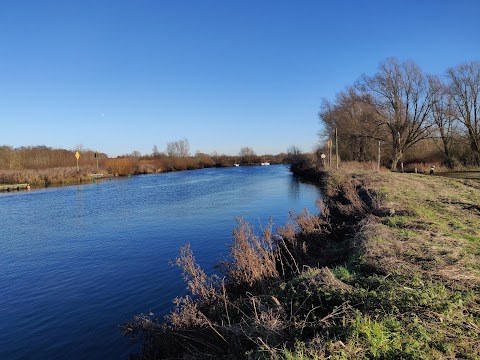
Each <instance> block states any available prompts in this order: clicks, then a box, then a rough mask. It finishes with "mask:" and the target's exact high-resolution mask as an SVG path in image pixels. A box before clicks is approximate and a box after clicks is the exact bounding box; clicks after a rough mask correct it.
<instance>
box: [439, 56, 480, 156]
mask: <svg viewBox="0 0 480 360" xmlns="http://www.w3.org/2000/svg"><path fill="white" fill-rule="evenodd" d="M447 78H448V79H449V84H448V91H449V94H450V96H451V98H452V101H453V104H454V107H455V109H456V111H457V112H458V118H459V120H460V122H461V123H462V124H463V125H464V126H465V129H466V134H467V138H468V142H469V145H470V148H471V150H472V152H473V161H474V163H476V164H477V165H480V103H479V102H480V62H478V61H473V62H470V63H466V64H461V65H458V66H456V67H452V68H449V69H448V70H447Z"/></svg>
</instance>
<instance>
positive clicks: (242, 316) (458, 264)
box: [123, 171, 480, 359]
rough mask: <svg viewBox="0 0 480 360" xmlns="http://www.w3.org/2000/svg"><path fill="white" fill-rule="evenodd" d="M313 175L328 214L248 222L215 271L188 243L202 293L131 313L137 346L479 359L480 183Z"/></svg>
mask: <svg viewBox="0 0 480 360" xmlns="http://www.w3.org/2000/svg"><path fill="white" fill-rule="evenodd" d="M308 175H309V176H310V178H311V179H312V180H315V181H318V182H319V183H320V184H321V185H322V186H323V188H324V191H325V194H326V197H325V200H324V201H320V202H319V203H318V205H319V208H320V210H321V213H322V215H321V216H315V215H311V214H309V213H308V212H302V213H301V214H296V215H295V214H292V216H291V221H290V222H289V223H288V224H286V225H285V226H283V227H280V228H277V229H273V226H267V227H266V228H264V229H263V231H262V234H261V235H259V234H258V232H257V231H255V230H254V229H253V228H252V227H251V226H250V225H249V224H247V223H245V222H244V221H242V220H239V223H238V227H237V228H236V229H235V230H234V241H233V243H232V245H231V247H230V257H229V261H228V262H225V263H222V264H220V266H219V271H218V274H217V275H216V276H207V275H206V274H205V272H204V271H203V270H202V269H201V268H200V267H199V266H198V265H197V264H196V263H195V258H194V255H193V254H192V253H191V251H190V249H189V247H188V246H187V247H185V248H183V249H182V250H181V253H180V255H179V257H178V259H177V265H179V266H180V267H181V268H182V269H183V274H184V277H185V280H186V283H187V288H188V289H189V292H190V295H188V296H186V297H183V298H177V299H176V300H175V303H176V307H175V308H174V309H173V311H172V312H171V313H170V314H169V315H168V316H167V317H166V318H164V319H157V318H155V316H154V315H139V316H136V317H135V318H134V319H133V320H132V321H131V322H129V323H127V324H125V325H124V327H123V330H124V332H125V333H126V334H128V335H129V336H131V337H132V338H136V339H137V340H140V341H141V342H142V344H143V351H142V353H141V354H137V355H133V356H132V357H133V358H142V359H143V358H206V357H212V358H232V359H233V358H281V359H327V358H329V359H363V358H381V359H385V358H392V359H393V358H407V359H425V358H467V359H478V358H480V340H479V339H480V291H479V290H480V265H479V261H478V258H479V256H480V205H479V204H480V182H479V181H478V180H472V179H454V178H445V177H439V176H425V175H420V174H398V173H390V172H381V173H374V172H371V171H358V172H355V171H349V172H348V173H345V172H335V173H323V174H319V173H315V172H309V173H308Z"/></svg>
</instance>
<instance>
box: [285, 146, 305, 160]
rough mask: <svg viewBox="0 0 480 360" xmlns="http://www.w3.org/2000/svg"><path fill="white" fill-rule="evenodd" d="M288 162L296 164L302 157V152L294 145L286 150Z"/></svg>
mask: <svg viewBox="0 0 480 360" xmlns="http://www.w3.org/2000/svg"><path fill="white" fill-rule="evenodd" d="M287 155H288V160H289V161H290V163H294V162H297V161H298V160H299V158H300V157H301V156H302V151H301V150H300V148H299V147H298V146H296V145H292V146H290V147H289V148H288V149H287Z"/></svg>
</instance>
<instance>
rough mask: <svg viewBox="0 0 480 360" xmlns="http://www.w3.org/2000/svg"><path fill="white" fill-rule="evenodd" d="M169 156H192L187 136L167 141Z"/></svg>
mask: <svg viewBox="0 0 480 360" xmlns="http://www.w3.org/2000/svg"><path fill="white" fill-rule="evenodd" d="M167 154H168V156H174V157H188V156H190V144H189V143H188V140H187V139H186V138H184V139H182V140H177V141H172V142H169V143H167Z"/></svg>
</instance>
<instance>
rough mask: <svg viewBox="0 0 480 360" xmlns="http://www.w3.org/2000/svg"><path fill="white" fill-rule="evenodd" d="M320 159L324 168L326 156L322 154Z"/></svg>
mask: <svg viewBox="0 0 480 360" xmlns="http://www.w3.org/2000/svg"><path fill="white" fill-rule="evenodd" d="M320 157H321V158H322V165H323V166H324V167H325V158H326V157H327V155H325V154H322V155H320Z"/></svg>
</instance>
